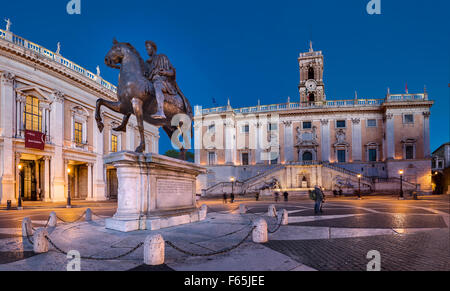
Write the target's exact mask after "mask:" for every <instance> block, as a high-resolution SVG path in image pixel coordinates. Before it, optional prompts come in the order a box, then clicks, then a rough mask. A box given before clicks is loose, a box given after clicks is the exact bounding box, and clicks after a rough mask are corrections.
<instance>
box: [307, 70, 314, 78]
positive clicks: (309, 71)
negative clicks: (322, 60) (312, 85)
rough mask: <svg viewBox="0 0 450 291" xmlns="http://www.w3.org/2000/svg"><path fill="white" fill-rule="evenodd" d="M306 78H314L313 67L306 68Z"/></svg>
mask: <svg viewBox="0 0 450 291" xmlns="http://www.w3.org/2000/svg"><path fill="white" fill-rule="evenodd" d="M308 79H314V68H313V67H309V69H308Z"/></svg>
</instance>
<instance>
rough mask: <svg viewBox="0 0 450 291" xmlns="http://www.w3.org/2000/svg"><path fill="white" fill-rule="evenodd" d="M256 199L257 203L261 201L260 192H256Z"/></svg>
mask: <svg viewBox="0 0 450 291" xmlns="http://www.w3.org/2000/svg"><path fill="white" fill-rule="evenodd" d="M255 199H256V201H259V192H256V194H255Z"/></svg>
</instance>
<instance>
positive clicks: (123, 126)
mask: <svg viewBox="0 0 450 291" xmlns="http://www.w3.org/2000/svg"><path fill="white" fill-rule="evenodd" d="M130 116H131V113H127V114H125V115H124V116H123V119H122V124H121V125H119V126H118V127H116V128H113V130H114V131H124V132H125V131H127V124H128V119H130Z"/></svg>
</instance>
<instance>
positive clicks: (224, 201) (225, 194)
mask: <svg viewBox="0 0 450 291" xmlns="http://www.w3.org/2000/svg"><path fill="white" fill-rule="evenodd" d="M223 203H225V204H226V203H227V193H223Z"/></svg>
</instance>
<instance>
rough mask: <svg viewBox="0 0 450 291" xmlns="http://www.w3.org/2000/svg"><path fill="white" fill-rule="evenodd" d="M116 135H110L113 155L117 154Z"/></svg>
mask: <svg viewBox="0 0 450 291" xmlns="http://www.w3.org/2000/svg"><path fill="white" fill-rule="evenodd" d="M117 140H118V139H117V135H114V134H112V135H111V152H113V153H115V152H117V144H118V143H117Z"/></svg>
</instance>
